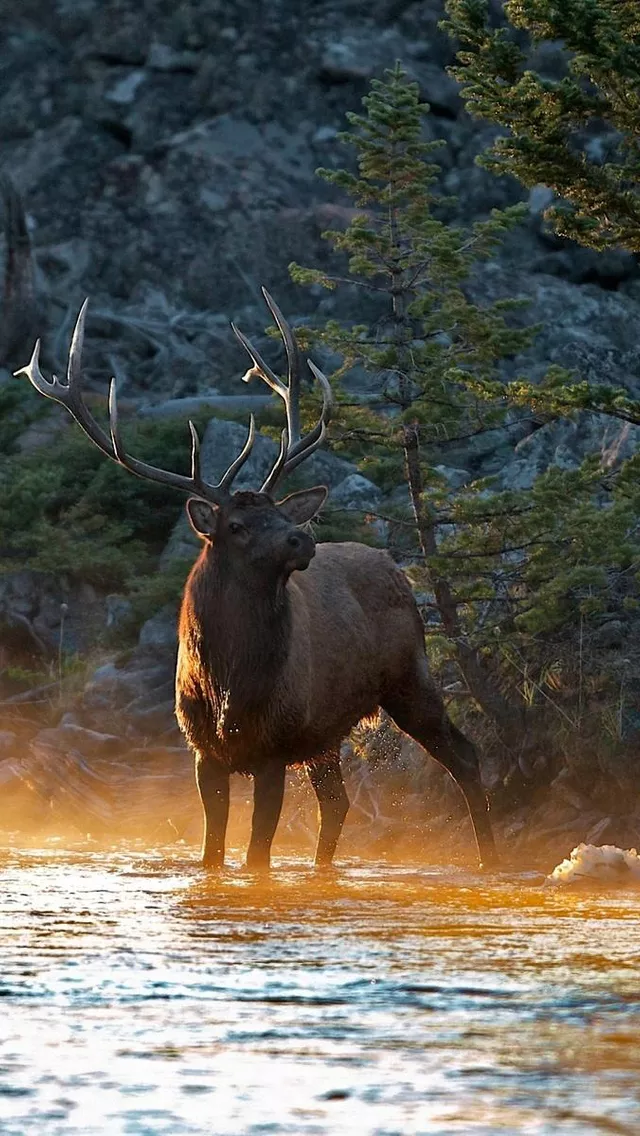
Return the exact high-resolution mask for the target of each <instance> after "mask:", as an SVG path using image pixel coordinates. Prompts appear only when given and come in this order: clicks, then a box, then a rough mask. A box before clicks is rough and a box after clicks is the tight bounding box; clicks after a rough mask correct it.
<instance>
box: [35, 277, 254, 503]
mask: <svg viewBox="0 0 640 1136" xmlns="http://www.w3.org/2000/svg"><path fill="white" fill-rule="evenodd" d="M88 302H89V301H88V300H85V301H84V303H83V305H82V307H81V308H80V312H79V314H78V318H77V320H76V323H75V327H74V329H73V335H72V338H71V346H70V349H69V359H68V363H67V382H66V384H65V383H61V382H60V380H59V379H58V378H56V376H55V375H53V376H52V378H51V380H49V379H46V378H45V377H44V375H43V374H42V371H41V370H40V340H38V341H37V343H36V345H35V347H34V349H33V354H32V356H31V359H30V361H29V363H28V364H27V366H26V367H22V368H21V369H20V370H19V371H16V372H15V374H16V376H19V375H26V377H27V378H28V379H29V382H30V383H31V385H32V386H33V387H35V389H36V390H37V391H38V392H39V393H40V394H42V395H44V396H45V398H51V399H53V401H54V402H58V403H60V404H61V405H62V406H64V407H66V409H67V410H68V411H69V413H70V414H71V415H72V417H73V418H74V419H75V420H76V422H77V423H78V425H79V426H80V427H81V429H82V430H83V431H84V432H85V434H86V435H87V437H89V438H90V439H91V441H92V442H93V443H94V445H96V446H97V447H98V449H99V450H101V451H102V453H103V454H106V456H107V457H108V458H111V460H112V461H114V462H116V463H117V464H118V465H121V466H123V467H124V468H125V469H127V470H129V472H130V473H133V474H135V475H136V476H137V477H142V478H145V479H146V480H148V481H155V482H157V483H159V484H160V485H169V486H171V487H172V488H174V489H180V490H182V491H183V492H185V493H189V494H191V493H194V494H195V495H196V496H198V497H202V498H203V499H204V500H205V501H209V502H210V503H211V504H214V505H222V504H224V503H225V502H226V501H227V500H228V499H229V495H230V487H231V483H232V481H233V479H234V477H235V476H236V474H237V473H238V471H239V470H240V468H241V467H242V466H243V465H244V463H245V462H246V460H247V458H248V457H249V454H250V453H251V450H252V447H253V443H254V440H255V422H254V419H253V415H252V416H251V423H250V426H249V435H248V437H247V441H246V442H245V445H244V447H243V449H242V452H241V453H240V454H239V456H238V457H237V458H236V459H235V461H233V462H232V463H231V465H230V466H229V468H228V470H227V472H226V473H225V474H224V476H223V477H222V479H221V481H220V482H219V484H218V485H210V484H209V483H208V482H206V481H205V480H204V479H203V477H202V474H201V471H200V439H199V437H198V432H197V430H196V428H195V426H194V425H193V422H189V429H190V432H191V476H190V477H184V476H183V475H182V474H179V473H172V472H171V471H170V470H164V469H159V468H158V467H156V466H153V465H149V464H148V463H147V462H143V461H139V460H138V459H137V458H133V457H131V456H130V455H129V454H127V453H126V451H125V449H124V446H123V444H122V438H121V435H120V425H119V421H118V399H117V388H116V381H115V379H112V380H111V383H110V385H109V429H110V435H111V436H110V437H109V435H107V434H106V433H105V431H104V430H103V429H102V427H101V426H100V425H99V424H98V423H97V422H96V420H95V418H94V417H93V415H92V414H91V411H90V410H89V409H88V407H87V406H86V405H85V403H84V401H83V398H82V364H81V360H82V347H83V343H84V325H85V318H86V311H87V305H88Z"/></svg>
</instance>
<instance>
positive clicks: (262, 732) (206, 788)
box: [16, 289, 495, 870]
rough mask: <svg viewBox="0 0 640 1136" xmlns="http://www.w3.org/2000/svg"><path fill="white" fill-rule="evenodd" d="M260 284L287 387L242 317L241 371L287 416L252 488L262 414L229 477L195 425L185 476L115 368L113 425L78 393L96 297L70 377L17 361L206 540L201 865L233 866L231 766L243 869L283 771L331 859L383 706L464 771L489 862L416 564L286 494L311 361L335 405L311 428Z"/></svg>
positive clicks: (320, 492) (197, 720)
mask: <svg viewBox="0 0 640 1136" xmlns="http://www.w3.org/2000/svg"><path fill="white" fill-rule="evenodd" d="M263 294H264V297H265V300H266V302H267V304H268V306H269V308H270V310H271V313H272V315H273V318H274V320H275V322H276V324H277V326H278V328H279V331H280V334H281V336H282V339H283V342H284V347H285V351H286V355H287V361H288V377H287V383H286V384H285V383H283V382H282V380H281V379H279V378H278V377H277V376H276V375H275V373H274V372H273V371H272V370H271V368H270V367H269V366H268V365H267V363H266V362H265V361H264V360H263V359H262V358H261V357H260V355H259V354H258V352H257V351H256V349H255V348H254V347H253V346H252V344H251V343H250V342H249V340H248V339H246V338H245V336H244V335H243V334H242V332H240V331H239V330H238V329H237V328H236V327H235V326H234V325H233V324H232V327H233V330H234V332H235V334H236V336H237V337H238V338H239V340H240V341H241V343H242V344H243V346H244V347H245V348H246V350H247V352H248V353H249V355H250V357H251V359H252V361H253V366H252V368H251V369H250V370H249V371H248V372H247V374H246V375H245V376H244V379H245V380H248V379H250V378H251V377H254V376H255V377H259V378H260V379H262V380H263V381H264V382H265V383H266V384H267V385H268V386H269V387H270V388H271V390H272V391H273V392H275V393H276V394H277V395H278V396H279V397H280V398H281V399H282V401H283V403H284V407H285V413H286V426H285V428H284V429H283V431H282V435H281V441H280V450H279V453H278V457H277V459H276V461H275V464H274V466H273V468H272V469H271V472H270V473H269V475H268V477H267V478H266V480H265V481H264V483H263V485H262V486H261V487H260V489H258V490H256V491H251V492H249V491H236V492H233V490H232V484H233V480H234V478H235V477H236V476H237V474H238V471H239V470H240V469H241V468H242V466H243V465H244V464H245V463H246V461H247V459H248V458H249V455H250V453H251V449H252V446H253V443H254V438H255V423H254V419H253V416H252V417H251V420H250V426H249V433H248V436H247V440H246V443H245V445H244V448H243V449H242V452H241V453H240V454H239V455H238V457H237V458H236V459H235V461H233V462H232V464H231V465H230V466H229V468H228V470H227V471H226V473H225V474H224V476H223V477H222V479H221V480H220V482H219V483H218V484H217V485H212V484H209V483H208V482H206V481H205V480H204V479H203V476H202V474H201V469H200V443H199V439H198V434H197V432H196V430H195V428H194V426H193V423H191V422H190V423H189V426H190V430H191V475H190V476H188V477H187V476H182V475H179V474H176V473H172V472H169V471H166V470H163V469H158V468H156V467H155V466H151V465H147V464H146V463H145V462H142V461H139V460H137V459H135V458H134V457H131V456H129V455H128V454H127V453H126V452H125V449H124V447H123V443H122V439H121V435H120V429H119V424H118V408H117V400H116V384H115V380H113V379H112V380H111V387H110V392H109V426H110V429H109V434H108V435H107V433H106V432H105V430H103V428H102V427H101V426H100V425H99V424H98V423H97V422H96V420H95V419H94V418H93V416H92V415H91V413H90V412H89V410H88V409H87V407H86V405H85V403H84V401H83V396H82V370H81V352H82V344H83V337H84V323H85V313H86V305H87V302H86V301H85V303H84V305H83V307H82V309H81V311H80V314H79V316H78V320H77V323H76V326H75V330H74V333H73V338H72V342H71V347H70V352H69V359H68V367H67V381H66V384H64V383H61V382H60V381H59V380H58V379H57V378H56V377H55V376H53V378H52V380H51V381H50V380H47V379H46V378H45V377H44V376H43V374H42V372H41V370H40V366H39V344H36V346H35V349H34V352H33V356H32V358H31V361H30V363H29V364H28V365H27V366H26V367H25V368H23V370H22V371H20V372H16V373H17V374H24V375H26V376H27V377H28V379H29V380H30V382H31V383H32V384H33V386H34V387H35V388H36V390H37V391H39V392H40V394H42V395H45V396H46V397H48V398H52V399H54V400H55V401H57V402H59V403H61V404H62V405H63V406H65V407H66V408H67V410H68V411H69V412H70V413H71V414H72V415H73V417H74V418H75V420H76V422H77V423H78V424H79V425H80V426H81V427H82V429H83V430H84V432H85V433H86V434H87V435H88V437H89V438H90V439H91V441H92V442H94V443H95V445H97V446H98V447H99V448H100V450H102V452H103V453H104V454H106V456H107V457H109V458H111V459H112V460H113V461H115V462H118V463H119V464H120V465H121V466H123V467H124V468H125V469H127V470H129V472H131V473H133V474H136V475H137V476H138V477H143V478H148V479H150V480H152V481H156V482H159V483H161V484H163V485H171V486H173V487H174V488H176V489H179V490H181V491H182V492H185V493H187V494H188V495H189V499H188V500H187V504H186V508H187V514H188V517H189V521H190V523H191V525H192V527H193V529H194V530H195V532H196V533H197V535H198V537H199V538H200V539H201V541H202V549H201V552H200V555H199V557H198V559H197V561H196V563H195V564H194V566H193V568H192V570H191V573H190V575H189V577H188V580H187V583H186V586H185V589H184V596H183V600H182V607H181V612H180V622H179V649H178V660H177V670H176V715H177V719H178V722H179V724H180V727H181V729H182V731H183V733H184V734H185V736H186V738H187V740H188V742H189V745H190V746H191V748H192V750H193V752H194V754H195V761H196V780H197V784H198V789H199V792H200V797H201V801H202V806H203V811H204V821H205V834H204V844H203V850H202V860H203V863H204V864H205V865H206V866H208V867H210V868H221V867H222V866H223V865H224V856H225V833H226V827H227V820H228V814H229V776H230V774H231V773H244V774H249V775H251V776H252V777H253V781H254V807H253V818H252V829H251V837H250V842H249V847H248V851H247V867H248V868H250V869H256V870H257V869H267V868H268V867H269V861H270V852H271V844H272V841H273V838H274V835H275V831H276V827H277V824H278V820H279V817H280V812H281V808H282V802H283V794H284V785H285V772H286V769H287V767H288V766H298V765H303V766H304V767H305V769H306V771H307V774H308V777H309V780H310V782H311V785H312V787H313V789H314V791H315V794H316V797H317V800H318V806H319V817H320V827H319V835H318V841H317V847H316V854H315V863H316V865H317V866H318V867H323V866H328V865H329V864H330V863H331V861H332V858H333V854H334V851H335V848H336V844H337V842H338V838H339V836H340V832H341V830H342V826H343V823H344V820H345V816H346V814H347V811H348V808H349V801H348V798H347V794H346V791H345V787H344V782H343V779H342V774H341V769H340V745H341V742H342V741H343V739H344V738H345V737H346V736H347V735H348V733H349V731H350V730H351V728H352V727H353V726H354V725H355V724H356V723H357V722H359V721H360V720H361V719H363V718H367V717H370V716H372V715H374V714H375V713H376V712H377V711H378V709H379V708H382V709H383V710H385V711H386V712H387V714H388V715H390V717H391V718H392V719H393V721H394V722H395V724H396V725H397V726H398V727H399V728H400V730H403V731H404V732H405V733H406V734H408V735H410V736H411V737H412V738H415V740H416V741H417V742H419V743H420V745H421V746H422V747H423V748H424V749H425V750H426V751H427V752H428V753H429V754H431V755H432V756H433V757H434V758H435V759H436V760H437V761H438V762H440V764H441V765H443V766H444V768H445V769H447V770H448V772H449V773H450V774H451V776H452V778H453V779H454V781H456V782H457V784H458V786H459V787H460V789H461V791H462V793H463V795H464V797H465V800H466V803H467V806H468V810H469V815H470V818H471V822H472V825H473V829H474V834H475V839H476V845H477V850H478V855H479V859H480V862H481V864H482V863H484V864H485V865H488V864H492V863H494V862H495V846H494V841H493V835H492V831H491V826H490V823H489V818H488V816H487V808H486V799H485V795H484V792H483V789H482V784H481V780H480V771H479V765H478V758H477V755H476V752H475V749H474V747H473V745H472V744H471V742H470V741H469V740H468V739H467V738H466V737H465V736H464V735H463V734H462V733H461V732H460V730H458V729H457V728H456V726H455V725H454V724H453V723H452V722H451V721H450V719H449V717H448V716H447V713H446V711H445V708H444V706H443V702H442V699H441V697H440V695H439V693H438V690H437V688H436V686H435V684H434V681H433V679H432V677H431V675H430V673H429V669H428V665H427V659H426V655H425V649H424V633H423V625H422V621H421V618H420V615H419V612H418V609H417V607H416V604H415V601H414V598H413V594H412V592H411V589H410V587H409V584H408V583H407V580H406V578H405V576H404V574H403V573H402V571H401V570H400V569H399V568H398V567H397V566H396V565H395V564H394V562H393V560H392V559H391V557H390V555H389V554H388V553H387V552H386V551H382V550H380V549H375V548H369V547H367V546H365V545H363V544H358V543H352V542H345V543H330V542H326V543H318V544H316V542H315V540H314V538H313V536H312V535H311V534H310V533H309V532H308V531H306V530H305V529H304V528H303V527H301V526H305V525H306V524H307V523H308V522H309V521H311V520H312V518H313V517H315V516H316V514H317V513H318V511H319V510H320V509H321V508H322V506H323V504H324V502H325V499H326V497H327V493H328V490H327V489H326V487H324V486H316V487H314V488H311V489H305V490H301V491H299V492H295V493H291V494H289V496H287V497H284V498H283V499H282V500H276V499H275V496H274V494H275V491H276V487H277V486H278V484H279V483H280V482H281V481H282V480H283V479H284V478H285V477H286V476H287V475H288V474H289V473H291V472H292V470H294V469H296V468H297V467H298V466H299V465H300V464H301V463H302V462H303V461H305V460H306V459H307V458H308V457H309V456H310V455H311V454H312V453H313V452H314V451H315V450H316V449H317V448H318V447H319V446H320V445H322V443H323V441H324V438H325V434H326V427H327V423H328V421H329V419H330V414H331V408H332V396H331V387H330V385H329V382H328V380H327V379H326V377H325V376H324V375H323V373H322V372H321V371H320V370H319V369H318V368H317V367H316V366H315V365H314V364H313V363H312V362H311V361H310V360H307V363H308V366H309V368H310V370H311V372H312V374H313V375H314V376H315V378H316V380H317V381H318V383H319V384H320V387H321V390H322V394H323V407H322V412H321V414H320V417H319V419H318V421H317V423H316V425H315V426H314V427H313V429H312V430H311V431H309V432H308V433H307V434H305V435H302V434H301V431H300V408H299V396H300V379H301V374H302V364H303V360H302V358H301V354H300V351H299V347H298V344H297V341H296V339H295V337H294V335H293V332H292V330H291V328H290V326H289V324H288V323H287V322H286V320H285V319H284V317H283V315H282V313H281V311H280V309H279V308H278V306H277V304H276V303H275V301H274V300H273V299H272V297H271V296H270V295H269V293H268V292H267V291H266V289H263Z"/></svg>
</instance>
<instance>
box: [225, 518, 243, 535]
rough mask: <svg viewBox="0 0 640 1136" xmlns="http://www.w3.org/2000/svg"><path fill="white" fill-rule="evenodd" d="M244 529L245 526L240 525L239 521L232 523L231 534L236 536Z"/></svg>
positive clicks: (230, 526)
mask: <svg viewBox="0 0 640 1136" xmlns="http://www.w3.org/2000/svg"><path fill="white" fill-rule="evenodd" d="M243 528H244V525H240V524H238V522H237V521H231V523H230V525H229V532H230V533H233V534H234V536H235V534H236V533H239V532H242V530H243Z"/></svg>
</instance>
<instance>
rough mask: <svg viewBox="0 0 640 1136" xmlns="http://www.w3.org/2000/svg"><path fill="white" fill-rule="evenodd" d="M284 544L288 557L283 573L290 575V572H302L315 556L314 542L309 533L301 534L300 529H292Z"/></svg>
mask: <svg viewBox="0 0 640 1136" xmlns="http://www.w3.org/2000/svg"><path fill="white" fill-rule="evenodd" d="M286 544H287V553H288V555H287V559H286V562H285V571H286V573H287V575H290V574H291V572H304V570H305V568H308V567H309V565H310V563H311V561H312V560H313V558H314V556H315V554H316V542H315V540H314V539H313V537H312V536H311V534H310V533H306V532H303V530H302V529H292V531H291V532H290V533H289V534H288V535H287V539H286Z"/></svg>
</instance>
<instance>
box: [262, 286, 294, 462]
mask: <svg viewBox="0 0 640 1136" xmlns="http://www.w3.org/2000/svg"><path fill="white" fill-rule="evenodd" d="M262 295H263V296H264V298H265V300H266V302H267V307H268V308H269V311H270V312H271V315H272V316H273V318H274V320H275V321H276V323H277V325H278V331H279V332H280V335H281V336H282V340H283V342H284V348H285V351H286V353H287V372H288V374H287V379H288V382H287V387H288V397H287V400H286V408H287V428H288V430H289V445H290V446H295V445H297V444H298V442H299V441H300V351H299V349H298V344H297V342H296V338H295V336H294V334H293V332H292V330H291V326H290V324H289V323H287V321H286V319H285V318H284V316H283V314H282V312H281V311H280V308H279V307H278V305H277V304H276V302H275V300H274V298H273V296H271V295H270V294H269V292H267V289H266V288H263V289H262Z"/></svg>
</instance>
